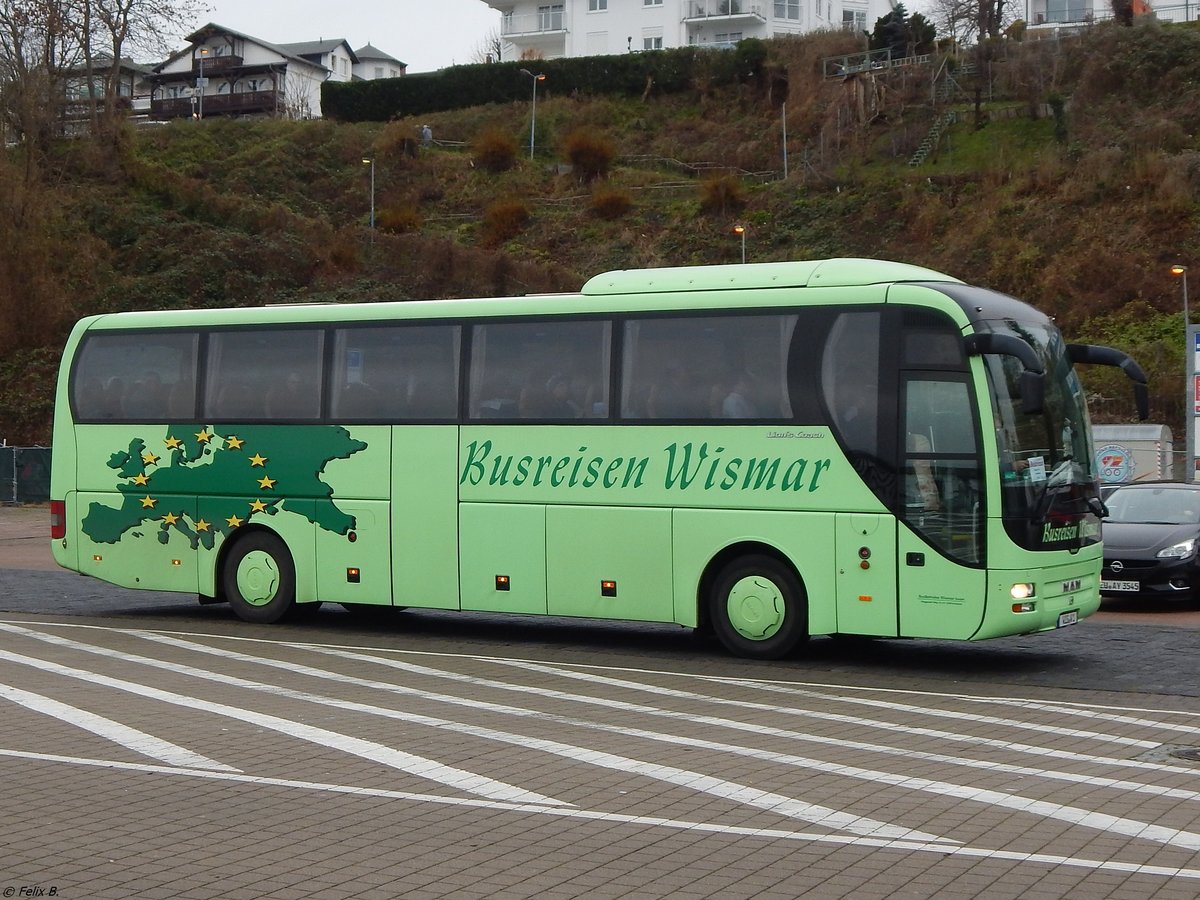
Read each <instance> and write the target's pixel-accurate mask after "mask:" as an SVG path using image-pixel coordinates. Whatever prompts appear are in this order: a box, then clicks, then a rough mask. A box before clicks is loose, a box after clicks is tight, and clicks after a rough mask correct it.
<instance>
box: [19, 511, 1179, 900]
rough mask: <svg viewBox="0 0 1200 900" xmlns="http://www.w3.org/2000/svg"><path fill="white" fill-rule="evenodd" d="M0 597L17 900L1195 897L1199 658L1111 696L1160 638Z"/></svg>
mask: <svg viewBox="0 0 1200 900" xmlns="http://www.w3.org/2000/svg"><path fill="white" fill-rule="evenodd" d="M5 513H6V511H5V510H0V565H4V564H5V561H4V558H3V554H4V553H7V552H9V551H10V550H11V547H12V540H16V539H18V538H14V537H13V535H14V532H13V531H12V530H8V531H6V530H5V526H6V523H7V524H9V525H11V523H12V517H11V516H7V515H5ZM6 544H7V545H8V547H9V550H6V549H2V548H4V547H5V545H6ZM42 546H43V547H44V542H42ZM27 555H28V554H27ZM0 591H3V594H2V595H0V608H2V609H4V610H7V611H6V612H3V613H0V709H3V719H2V720H0V721H3V722H4V725H5V727H4V728H3V731H2V734H3V736H2V737H0V810H3V811H5V813H4V814H5V815H6V821H5V825H4V830H3V832H0V833H2V834H3V835H4V847H5V851H4V854H3V857H2V858H0V893H4V895H5V896H57V897H68V898H84V897H86V898H93V897H103V898H108V897H113V898H116V897H130V896H138V897H164V898H165V897H173V898H174V897H181V898H209V897H222V898H224V897H246V898H250V897H254V898H258V897H277V898H308V897H321V898H324V897H380V898H384V897H416V898H425V897H430V898H432V897H448V896H454V897H460V896H463V897H475V896H479V897H482V896H488V897H534V896H537V897H542V896H549V897H585V896H586V897H689V896H695V897H722V898H724V897H767V898H774V897H780V898H783V897H813V898H840V897H854V898H859V897H885V896H886V897H891V896H911V897H942V896H948V897H956V896H957V897H964V898H965V897H989V898H992V897H1014V898H1015V897H1033V898H1052V897H1088V898H1091V897H1114V898H1122V897H1128V898H1134V897H1137V898H1142V897H1160V898H1172V897H1179V898H1183V897H1188V898H1194V897H1195V896H1197V895H1200V855H1198V851H1200V787H1198V785H1200V780H1198V779H1197V775H1198V774H1200V762H1195V761H1193V760H1192V759H1191V758H1189V757H1190V756H1192V755H1193V754H1191V753H1190V751H1191V750H1193V749H1195V748H1200V696H1197V694H1200V679H1193V680H1192V681H1191V683H1190V684H1188V685H1186V688H1187V689H1186V690H1180V691H1174V690H1172V689H1170V687H1169V685H1164V686H1163V688H1160V687H1146V686H1145V685H1141V686H1138V687H1130V688H1129V689H1125V688H1122V687H1121V686H1120V685H1121V682H1120V676H1121V674H1122V670H1124V669H1126V668H1129V667H1130V666H1131V665H1132V663H1133V661H1134V660H1137V661H1138V662H1139V664H1140V663H1142V662H1143V661H1144V660H1143V658H1144V657H1147V656H1151V655H1155V656H1157V658H1158V661H1159V664H1160V665H1161V664H1162V663H1163V653H1164V652H1166V651H1164V650H1163V649H1162V647H1160V646H1158V645H1160V644H1163V643H1170V642H1169V641H1168V640H1167V637H1168V635H1167V632H1168V631H1169V629H1165V628H1162V627H1161V626H1155V625H1145V626H1143V625H1123V624H1119V623H1118V624H1110V623H1107V622H1104V621H1099V622H1098V621H1097V619H1096V618H1095V617H1094V618H1093V619H1092V620H1089V621H1087V622H1085V623H1083V624H1082V625H1080V626H1077V627H1076V628H1074V629H1064V630H1063V631H1062V632H1058V633H1054V634H1051V635H1041V636H1034V637H1030V638H1022V639H1016V640H1012V641H1005V642H990V643H988V644H983V645H978V646H968V645H945V644H938V643H937V642H866V643H861V644H859V643H853V642H852V643H850V644H843V643H842V642H835V641H829V640H822V641H813V642H812V645H811V648H810V653H809V655H808V657H807V658H805V659H802V660H797V661H794V662H783V663H769V664H753V663H747V662H745V661H741V660H732V659H729V658H727V657H725V656H723V655H722V654H720V653H719V652H717V651H716V650H715V649H714V648H711V647H709V646H707V645H702V644H699V643H698V642H696V641H695V640H693V639H691V638H690V637H689V636H687V635H686V633H683V632H680V631H679V630H676V629H655V628H645V627H636V626H633V627H629V626H607V625H601V626H578V625H575V624H571V623H562V622H552V621H544V622H529V621H520V622H517V623H515V624H514V623H513V622H512V620H505V619H501V618H499V617H491V618H487V619H471V620H466V619H464V618H463V617H457V616H451V615H447V614H425V613H421V614H416V615H403V616H398V617H396V619H395V620H393V621H390V622H384V623H382V624H372V625H366V624H363V623H359V622H355V621H354V620H353V619H351V617H349V616H348V615H346V614H344V613H341V612H338V611H334V610H329V611H326V612H323V613H321V614H320V615H318V616H316V617H315V618H314V619H313V620H312V621H310V622H307V623H302V624H296V625H288V626H283V627H261V628H254V627H249V626H246V625H245V624H244V623H240V622H236V621H234V620H233V619H231V618H230V616H229V615H228V611H227V610H224V609H223V608H221V607H205V608H200V607H197V606H194V605H192V604H190V603H188V602H187V601H186V600H183V601H179V600H175V599H174V598H170V597H167V596H165V595H148V594H137V593H134V592H124V591H117V590H116V589H112V588H108V587H107V586H104V585H97V584H96V583H94V582H92V581H90V580H87V579H80V578H78V577H76V576H73V575H71V574H69V573H60V572H55V571H47V570H45V569H38V568H8V569H7V570H5V569H0ZM39 603H41V604H43V607H44V608H39V607H38V604H39ZM48 609H57V610H58V611H57V612H51V611H47V610H48ZM97 612H102V614H96V613H97ZM1113 615H1116V614H1113ZM1170 633H1171V635H1172V636H1178V635H1182V636H1183V638H1186V641H1184V640H1183V639H1182V638H1181V639H1180V642H1179V644H1178V645H1177V647H1176V650H1177V652H1178V653H1179V655H1180V659H1182V658H1183V654H1184V653H1185V652H1186V647H1187V646H1188V645H1189V644H1190V645H1191V646H1193V647H1194V643H1195V634H1194V632H1190V631H1187V630H1183V629H1176V630H1174V631H1171V632H1170ZM1191 655H1193V656H1194V655H1195V654H1194V653H1192V654H1191ZM1127 660H1128V662H1127ZM1105 666H1107V669H1108V670H1109V671H1110V672H1111V673H1112V677H1111V678H1108V679H1105V678H1103V677H1101V676H1100V675H1099V674H1098V673H1099V672H1100V671H1102V670H1103V668H1104V667H1105ZM1194 669H1195V664H1194V663H1193V664H1192V669H1191V670H1186V667H1185V674H1184V675H1183V676H1178V675H1175V676H1171V677H1182V678H1184V679H1186V678H1187V677H1188V672H1189V671H1194ZM38 890H41V891H44V892H45V893H42V894H36V891H38ZM10 891H11V893H9V892H10ZM51 891H53V892H54V893H53V894H52V893H51Z"/></svg>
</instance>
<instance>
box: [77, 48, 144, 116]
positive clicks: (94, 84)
mask: <svg viewBox="0 0 1200 900" xmlns="http://www.w3.org/2000/svg"><path fill="white" fill-rule="evenodd" d="M151 75H152V69H151V67H150V66H145V65H141V64H139V63H135V62H133V61H132V60H129V59H122V60H121V61H120V62H119V63H118V65H117V66H116V67H115V68H114V66H113V58H112V57H111V56H105V55H103V54H101V55H99V56H96V57H94V58H93V59H92V71H91V75H90V81H89V75H88V72H87V69H86V68H85V67H84V66H77V67H75V68H72V69H69V70H68V71H67V72H66V73H65V79H64V82H63V99H64V101H65V102H64V104H63V109H62V131H63V133H64V134H81V133H83V132H85V131H86V130H87V128H88V127H89V124H90V122H91V119H92V114H93V112H95V111H99V110H101V109H103V108H104V103H105V98H106V97H107V96H108V90H109V88H108V84H109V83H110V81H111V85H112V92H113V93H114V94H115V95H116V102H115V106H116V108H117V109H118V110H121V111H122V112H124V113H125V114H128V115H129V116H130V117H132V118H134V119H138V118H145V117H146V115H147V114H148V113H149V111H150V92H151V89H152V85H151V82H150V80H149V79H150V77H151Z"/></svg>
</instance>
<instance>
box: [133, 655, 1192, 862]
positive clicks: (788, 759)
mask: <svg viewBox="0 0 1200 900" xmlns="http://www.w3.org/2000/svg"><path fill="white" fill-rule="evenodd" d="M130 633H132V634H135V635H138V636H140V637H142V638H144V639H145V640H150V641H154V642H157V643H162V644H166V645H168V646H173V647H177V648H180V649H183V650H189V651H192V652H196V653H203V654H207V655H212V656H218V657H222V658H228V659H235V660H238V661H240V662H247V663H251V664H255V665H262V666H268V667H271V668H277V669H282V670H285V671H289V672H294V673H296V674H301V675H308V676H311V677H314V678H319V679H324V680H332V681H336V682H338V683H346V684H355V685H359V686H362V687H366V688H371V689H375V690H382V691H386V692H389V693H396V694H403V695H406V696H416V697H420V698H421V699H424V700H432V701H435V702H440V703H449V704H453V705H456V706H465V707H468V708H471V709H486V710H489V711H493V712H500V713H504V714H508V715H513V716H520V717H526V718H536V719H538V720H541V721H551V722H557V723H560V724H563V725H569V726H572V727H576V728H588V729H592V730H597V731H604V732H608V733H615V734H621V735H625V736H629V737H638V738H644V739H647V740H652V741H657V742H660V743H667V744H672V745H676V746H685V747H693V748H697V749H706V750H716V751H718V752H721V753H730V754H735V755H739V756H746V757H751V758H754V759H758V760H761V761H764V762H767V763H771V764H781V765H787V766H793V767H796V768H803V769H809V770H815V771H819V772H825V773H828V774H834V775H838V776H843V777H849V778H855V779H858V780H862V781H867V782H870V783H873V784H888V785H892V786H894V787H898V788H902V789H905V790H916V791H922V792H926V793H931V794H936V795H939V796H944V797H950V798H952V799H955V800H965V801H971V802H976V803H983V804H986V805H989V806H995V807H1000V808H1004V809H1011V810H1016V811H1019V812H1024V813H1027V814H1030V815H1034V816H1040V817H1042V818H1046V819H1054V820H1057V821H1062V822H1067V823H1070V824H1072V825H1080V826H1083V827H1085V828H1091V829H1093V830H1097V831H1106V832H1110V833H1113V834H1121V835H1125V836H1127V837H1135V838H1140V839H1144V840H1149V841H1155V842H1157V843H1161V844H1165V845H1168V846H1172V847H1182V848H1184V849H1186V850H1193V851H1195V850H1200V834H1196V833H1194V832H1189V831H1184V830H1182V829H1177V828H1169V827H1164V826H1160V825H1155V824H1153V823H1148V822H1142V821H1139V820H1136V819H1129V818H1124V817H1119V816H1112V815H1108V814H1107V813H1101V812H1097V811H1095V810H1088V809H1081V808H1078V807H1073V806H1067V805H1064V804H1059V803H1051V802H1048V801H1043V800H1033V799H1030V798H1028V797H1023V796H1021V795H1018V794H1011V793H1007V792H1003V791H997V790H988V789H983V788H979V787H976V786H973V785H960V784H954V783H951V782H945V781H935V780H932V779H927V778H919V777H916V776H908V775H895V774H892V773H890V772H883V771H880V770H877V769H866V768H862V767H858V766H849V765H845V764H841V763H829V762H825V761H823V760H816V759H810V758H806V757H800V756H795V755H793V754H783V753H774V752H771V751H767V750H762V749H758V748H754V747H745V746H741V745H737V744H727V743H720V742H717V741H709V740H701V739H698V738H685V737H680V736H677V735H669V734H664V733H662V732H654V731H646V730H643V729H636V728H629V727H621V726H616V725H607V724H604V723H600V722H593V721H589V720H584V719H576V718H572V717H567V716H559V715H553V714H549V713H541V712H538V711H535V710H530V709H525V708H523V707H512V706H506V705H502V704H495V703H489V702H487V701H481V700H470V699H466V698H462V697H455V696H453V695H448V694H439V693H434V692H431V691H424V690H420V689H417V688H410V687H404V686H401V685H396V684H392V683H390V682H380V681H373V680H370V679H363V678H357V677H355V676H349V675H343V674H340V673H337V672H331V671H329V670H326V669H317V668H314V667H312V666H306V665H303V664H300V663H290V662H286V661H284V660H278V659H273V658H264V657H258V656H252V655H250V654H247V653H240V652H238V651H235V650H222V649H220V648H217V647H209V646H207V645H205V644H200V643H196V642H194V641H186V640H182V639H179V638H174V637H169V636H166V635H160V634H153V633H149V632H138V631H133V632H130ZM355 658H357V657H355ZM374 661H375V662H378V663H380V664H382V665H388V666H394V667H398V668H404V667H407V666H409V665H410V664H408V663H401V662H398V661H392V660H381V659H375V660H374ZM357 707H359V704H352V705H351V708H357ZM375 709H381V708H379V707H375ZM363 711H368V712H369V711H371V710H370V708H367V709H364V710H363ZM376 714H385V715H393V713H391V712H385V713H376ZM460 727H461V726H460ZM764 730H766V729H764ZM541 743H542V742H539V741H532V740H531V741H530V742H529V743H528V744H527V745H528V746H535V747H536V746H539V745H540V744H541ZM1083 783H1085V784H1090V783H1091V782H1090V781H1089V780H1088V779H1084V780H1083Z"/></svg>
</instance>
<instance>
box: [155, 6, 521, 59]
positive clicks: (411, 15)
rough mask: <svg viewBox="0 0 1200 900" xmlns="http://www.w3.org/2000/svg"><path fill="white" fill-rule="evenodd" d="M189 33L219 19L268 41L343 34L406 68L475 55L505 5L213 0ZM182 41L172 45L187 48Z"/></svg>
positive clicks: (356, 45)
mask: <svg viewBox="0 0 1200 900" xmlns="http://www.w3.org/2000/svg"><path fill="white" fill-rule="evenodd" d="M208 6H209V7H210V10H209V12H207V13H205V14H203V15H202V16H201V17H200V18H199V19H198V20H197V21H196V22H194V23H193V27H191V28H189V29H187V30H185V31H184V34H191V33H192V32H193V31H195V30H196V29H197V28H200V27H201V26H202V25H204V24H205V23H207V22H215V23H216V24H217V25H223V26H225V27H226V28H232V29H233V30H234V31H240V32H241V33H242V34H246V35H249V36H250V37H256V38H261V39H262V40H264V41H267V42H268V43H271V44H292V43H296V42H299V41H316V40H328V39H329V38H345V39H346V42H347V43H348V44H349V45H350V48H351V49H353V50H357V49H358V48H359V47H361V46H363V45H364V44H373V45H374V46H376V47H378V48H379V49H380V50H382V51H383V52H384V53H387V54H389V55H390V56H394V57H396V59H398V60H400V61H401V62H404V63H408V71H409V72H432V71H434V70H436V69H441V68H444V67H445V66H451V65H461V64H463V63H469V62H471V61H472V57H473V56H474V55H475V49H476V47H478V46H479V45H480V44H482V43H483V40H484V38H485V37H486V36H487V34H488V32H490V31H492V30H493V29H498V28H499V26H500V13H499V12H497V11H496V10H494V9H492V8H491V7H490V6H488V5H487V4H486V3H484V2H483V0H349V2H341V3H331V2H329V0H254V2H247V0H208ZM182 46H183V42H182V40H181V41H180V43H179V45H178V46H176V47H174V48H172V49H175V50H178V49H180V48H182Z"/></svg>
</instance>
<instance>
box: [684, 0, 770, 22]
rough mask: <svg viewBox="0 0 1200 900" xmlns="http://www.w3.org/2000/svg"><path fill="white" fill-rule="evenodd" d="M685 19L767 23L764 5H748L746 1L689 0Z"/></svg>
mask: <svg viewBox="0 0 1200 900" xmlns="http://www.w3.org/2000/svg"><path fill="white" fill-rule="evenodd" d="M685 18H686V19H687V20H692V19H720V18H726V19H733V18H754V19H759V20H761V21H763V22H765V21H766V15H765V14H764V13H763V7H762V4H759V3H748V2H746V0H688V4H687V10H686V15H685Z"/></svg>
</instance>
